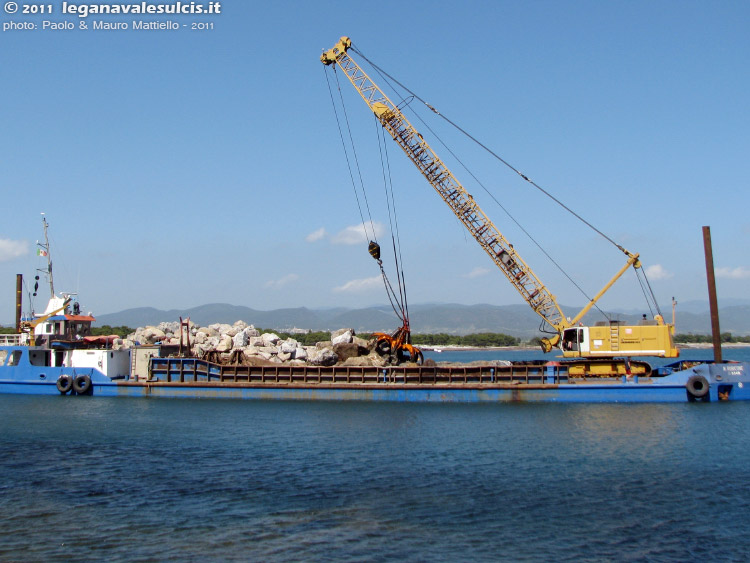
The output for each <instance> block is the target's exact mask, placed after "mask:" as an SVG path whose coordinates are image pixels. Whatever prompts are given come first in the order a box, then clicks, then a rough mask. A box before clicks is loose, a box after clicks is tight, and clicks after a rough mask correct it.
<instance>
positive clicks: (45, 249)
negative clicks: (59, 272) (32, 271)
mask: <svg viewBox="0 0 750 563" xmlns="http://www.w3.org/2000/svg"><path fill="white" fill-rule="evenodd" d="M42 224H43V225H44V244H42V243H41V242H39V241H37V243H36V244H37V246H39V248H38V249H37V251H36V252H37V254H38V255H39V256H46V257H47V271H46V272H44V270H40V269H37V271H38V272H44V273H45V274H46V276H47V280H48V281H49V293H50V299H54V298H55V282H54V280H53V278H52V256H50V253H49V237H48V236H47V228H48V227H49V224H48V223H47V218H46V217H45V216H44V213H42Z"/></svg>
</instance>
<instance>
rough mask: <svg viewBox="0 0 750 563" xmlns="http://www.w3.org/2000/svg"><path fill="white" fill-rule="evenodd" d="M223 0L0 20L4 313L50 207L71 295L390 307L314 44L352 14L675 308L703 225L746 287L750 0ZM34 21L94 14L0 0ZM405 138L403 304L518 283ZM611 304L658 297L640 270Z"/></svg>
mask: <svg viewBox="0 0 750 563" xmlns="http://www.w3.org/2000/svg"><path fill="white" fill-rule="evenodd" d="M61 4H62V2H59V1H57V0H53V6H54V7H55V8H56V9H57V10H58V12H59V7H60V5H61ZM221 4H222V13H221V14H220V15H214V16H211V17H190V16H182V17H179V18H174V17H173V18H171V19H172V20H177V21H179V22H180V23H189V22H192V21H205V22H212V23H213V24H214V29H212V30H208V31H196V32H192V31H189V30H180V31H177V32H168V31H159V32H154V31H150V32H149V31H134V30H128V31H118V32H107V31H92V30H90V29H89V30H79V29H75V30H72V31H49V30H47V31H43V30H36V31H5V32H3V33H2V34H0V68H2V74H3V88H2V90H1V91H0V101H1V102H2V107H3V110H4V111H3V118H2V126H1V129H0V131H2V133H1V134H0V167H1V172H0V193H2V198H3V220H2V223H1V224H0V296H2V295H4V296H5V298H3V299H0V322H2V323H6V324H8V323H11V322H12V319H13V299H14V293H15V274H17V273H22V274H24V275H25V276H26V278H27V280H29V281H31V278H32V277H33V275H34V273H35V269H36V268H37V267H42V266H43V263H42V259H40V258H37V257H36V255H35V245H36V240H37V239H40V238H41V237H42V230H41V215H40V213H41V212H44V213H46V217H47V219H48V221H49V223H50V236H51V240H52V251H53V257H54V264H55V284H56V289H58V290H59V291H73V292H78V293H79V296H80V300H81V303H82V305H83V307H84V308H85V309H86V310H91V311H93V312H94V314H97V313H98V314H104V313H112V312H116V311H120V310H123V309H126V308H131V307H140V306H152V307H157V308H161V309H170V308H189V307H193V306H197V305H201V304H205V303H213V302H226V303H232V304H236V305H246V306H249V307H253V308H256V309H263V310H266V309H273V308H280V307H300V306H307V307H330V306H345V307H359V306H368V305H373V304H382V303H385V302H386V297H385V293H384V290H383V287H382V284H380V282H379V281H377V279H375V280H373V279H374V278H376V277H377V276H378V275H379V270H378V268H377V265H376V264H375V263H374V261H373V260H372V259H371V258H370V257H369V255H368V254H367V250H366V243H364V242H359V243H358V244H349V243H350V242H352V240H351V238H352V237H351V236H348V235H351V233H352V231H353V230H354V231H355V233H356V228H355V227H356V226H357V224H358V223H359V222H360V219H359V211H358V210H357V205H356V201H355V198H354V195H353V190H352V186H351V183H350V180H349V173H348V170H347V167H346V163H345V161H344V157H343V151H342V148H341V144H340V141H339V136H338V130H337V126H336V122H335V119H334V115H333V109H332V107H331V101H330V97H329V93H328V88H327V85H326V79H325V70H324V68H323V65H322V64H321V63H320V62H319V60H318V58H319V56H320V53H321V52H322V50H324V49H328V48H330V47H331V46H333V44H334V43H336V41H337V40H338V38H339V37H340V36H342V35H348V36H350V37H351V38H352V40H353V41H354V43H355V45H356V46H357V47H358V48H359V49H360V50H361V51H362V52H363V53H365V54H366V55H367V57H368V58H370V59H372V60H373V61H375V62H377V63H378V65H379V66H381V67H382V68H384V69H386V70H387V71H388V72H389V73H390V74H391V75H393V76H395V77H397V78H398V79H399V80H401V81H402V82H403V83H405V84H406V85H408V86H409V87H410V88H411V89H412V90H414V91H415V92H416V93H418V94H419V95H420V96H421V97H422V98H425V99H426V100H428V101H429V102H430V103H431V104H432V105H433V106H435V107H436V108H438V109H439V110H440V111H441V112H442V113H444V114H445V115H447V116H449V117H450V118H451V119H452V120H454V121H456V122H458V123H459V124H460V125H461V126H462V127H463V128H464V129H466V130H467V131H469V132H471V133H472V134H473V135H474V136H476V137H477V138H479V139H480V140H481V141H482V142H483V143H485V144H486V145H488V146H490V147H491V148H492V149H493V150H494V151H495V152H496V153H498V154H499V155H501V156H502V157H503V158H504V159H506V160H507V161H509V162H510V163H512V164H513V165H514V166H515V167H517V168H519V169H520V170H522V171H523V172H524V173H525V174H527V175H528V176H530V177H531V178H532V179H533V180H535V181H536V182H537V183H538V184H540V185H542V186H544V187H545V189H547V190H549V191H550V192H552V193H553V194H555V196H557V197H559V198H560V199H561V200H563V201H564V202H565V203H566V204H567V205H569V206H570V207H572V208H573V209H575V211H576V212H578V213H579V214H581V215H582V216H584V217H585V218H586V219H587V220H589V221H590V222H591V223H593V224H595V225H596V226H597V227H598V228H600V229H601V230H602V231H604V232H605V233H606V234H607V235H609V236H610V237H612V238H613V239H615V240H616V241H617V242H618V243H620V244H622V245H623V246H625V247H626V248H628V249H629V250H631V251H633V252H639V253H640V254H641V256H642V259H643V263H644V266H645V267H647V268H649V270H648V272H649V273H650V276H649V279H650V281H651V284H652V287H653V288H654V291H655V292H656V294H657V297H658V298H659V301H660V304H661V307H662V309H663V310H665V312H667V310H668V309H669V308H670V305H669V303H670V299H671V297H672V296H674V297H675V298H676V299H677V300H678V302H679V301H689V300H694V299H705V298H706V297H705V296H706V283H705V263H704V258H703V243H702V233H701V227H702V226H703V225H710V226H711V230H712V237H713V243H714V257H715V265H716V268H717V275H718V287H719V292H720V300H721V299H729V298H745V297H747V295H748V293H747V288H748V287H749V286H750V258H749V257H748V251H747V248H748V246H749V243H750V215H749V214H748V208H749V207H750V206H749V205H748V204H750V195H748V189H747V182H748V180H747V178H748V156H747V155H748V154H750V141H749V139H750V136H749V134H748V131H750V116H749V115H748V104H747V93H748V91H750V78H749V76H750V75H749V73H748V72H747V69H748V68H750V60H749V59H750V34H748V33H747V29H748V24H750V4H748V3H746V2H695V1H680V2H658V1H650V2H640V1H629V2H618V1H614V2H583V1H571V2H545V1H528V2H505V1H494V2H490V1H481V2H480V1H468V2H464V3H462V4H461V7H459V4H457V3H456V2H447V1H442V0H435V1H430V2H425V1H414V2H391V1H385V2H379V3H364V2H351V3H327V4H326V3H323V4H321V3H313V2H290V1H278V2H249V1H248V2H244V1H243V2H240V1H239V0H227V1H224V2H222V3H221ZM43 19H50V20H53V21H71V22H75V25H76V26H77V25H78V23H79V21H80V20H79V18H77V17H75V16H62V15H60V14H59V13H57V14H54V15H53V16H49V17H41V16H36V17H35V18H32V17H30V16H19V15H16V16H14V17H11V16H9V15H7V14H2V15H0V23H2V22H8V21H11V20H13V21H32V22H37V23H38V22H40V21H41V20H43ZM87 19H88V21H89V23H90V22H92V21H93V20H99V19H101V20H104V21H128V22H131V21H132V20H133V19H134V18H133V17H114V16H110V17H106V18H100V17H94V16H90V17H89V18H87ZM144 19H145V18H144ZM151 19H157V20H159V21H165V20H169V19H170V18H168V17H162V18H151ZM355 57H356V55H355ZM360 62H363V63H364V61H361V60H360ZM345 88H348V90H346V89H345V90H344V96H345V100H346V104H347V111H348V113H349V115H350V117H351V120H352V123H353V128H355V130H356V131H359V130H360V129H361V131H362V133H363V134H362V137H363V140H362V148H361V149H359V147H358V150H360V159H361V160H362V167H363V174H364V175H365V181H366V186H367V189H368V195H369V194H372V195H369V197H370V200H371V203H372V215H373V219H374V220H375V221H377V222H378V223H380V224H382V225H384V226H385V225H387V224H388V216H387V212H386V208H385V206H384V205H383V201H382V200H383V197H382V196H381V194H382V184H381V183H378V182H379V175H381V171H380V168H379V161H378V157H377V155H376V151H377V148H376V147H375V145H372V146H373V147H374V148H370V149H368V148H366V147H367V146H368V143H373V138H374V134H373V133H372V129H371V128H372V119H371V116H370V114H369V110H367V108H366V106H365V105H364V104H363V103H362V102H361V100H359V99H358V98H357V97H356V93H355V92H354V90H353V88H351V87H350V86H346V85H345ZM415 126H417V128H418V129H419V128H420V127H419V124H418V123H415ZM451 136H452V137H451ZM445 138H446V139H448V138H450V140H451V142H455V145H453V146H455V147H456V150H457V152H458V153H460V155H461V156H462V158H464V157H465V158H466V159H468V160H469V161H471V162H472V164H471V166H472V169H473V170H476V171H478V172H479V173H481V177H482V180H483V181H484V182H485V183H486V185H487V186H488V189H490V191H492V193H493V194H495V197H497V198H498V199H499V200H500V201H502V203H503V205H504V206H505V207H506V208H507V209H508V210H509V211H510V212H511V214H512V215H513V217H514V218H515V219H516V220H517V221H518V222H519V223H521V224H522V225H523V227H524V228H525V229H527V230H528V231H530V232H531V233H532V234H533V236H534V237H535V238H536V239H537V240H538V241H539V242H540V244H542V245H543V246H544V247H545V249H546V250H547V251H548V252H549V253H550V254H552V255H553V256H554V258H555V259H556V260H557V261H558V262H559V263H560V264H561V265H562V266H563V267H564V268H565V269H566V271H567V272H568V273H570V274H571V276H572V277H574V278H575V279H576V281H577V282H579V284H580V285H582V286H583V287H584V289H585V290H586V291H587V292H588V293H589V294H593V293H595V292H596V291H597V290H598V289H599V288H600V287H601V286H603V285H604V283H605V282H606V281H607V280H608V279H609V277H611V276H612V275H613V274H614V272H615V271H616V270H617V269H618V268H619V267H620V265H622V264H623V263H624V257H623V256H622V255H621V254H620V253H619V252H618V251H617V250H616V249H614V247H612V246H611V245H610V244H609V243H607V242H606V241H603V240H602V239H601V238H600V237H598V236H597V235H596V234H595V233H593V232H592V231H590V230H588V229H586V228H582V227H581V226H580V224H579V223H578V222H577V221H575V220H574V219H571V218H570V216H569V215H567V214H565V213H564V212H562V211H561V210H560V209H559V208H557V207H556V206H554V205H552V204H550V202H549V201H548V200H545V199H544V198H543V197H540V196H539V194H538V193H537V192H535V191H534V190H533V189H530V188H529V187H528V185H527V184H526V183H524V182H522V181H520V180H519V179H518V177H517V176H515V175H514V174H512V173H509V172H508V170H507V169H506V168H504V167H502V166H497V165H496V164H492V163H491V162H490V159H487V158H486V157H484V156H482V155H481V152H480V151H478V150H477V149H476V147H472V146H471V145H470V144H468V143H466V142H465V141H462V140H461V139H460V137H458V136H457V135H455V133H450V132H449V131H448V130H445ZM454 139H455V140H454ZM358 142H359V141H358ZM391 144H392V147H390V148H389V151H390V152H389V157H390V161H391V165H392V176H393V180H394V190H395V191H396V197H397V206H398V208H397V209H398V220H399V227H400V240H401V245H402V255H403V257H404V271H405V275H406V278H407V282H408V290H409V296H410V302H411V303H425V302H455V303H466V304H476V303H490V304H497V305H503V304H511V303H522V301H521V300H520V298H519V297H518V296H517V295H516V294H515V292H514V290H513V289H512V288H511V287H510V285H509V284H508V283H507V282H506V281H505V278H504V277H502V275H501V274H500V273H499V272H498V271H495V270H493V268H494V266H492V264H491V262H490V261H489V260H488V258H487V257H486V256H485V255H484V254H483V253H482V251H481V250H480V249H479V248H478V246H477V245H476V243H475V242H474V241H473V240H472V239H470V237H469V236H468V235H467V234H465V233H464V232H463V230H462V227H461V226H460V225H459V224H458V222H457V221H456V220H455V219H454V218H453V216H452V214H451V212H450V211H449V209H448V208H447V207H446V206H445V204H444V203H442V201H440V200H439V198H438V197H437V195H436V194H435V193H434V192H433V191H432V188H430V187H429V185H428V184H427V183H426V182H425V181H424V180H423V179H422V178H421V177H420V176H419V175H418V173H417V172H416V170H415V169H413V167H412V165H411V164H409V162H408V161H407V160H406V158H405V156H404V155H403V154H401V153H400V152H398V149H397V147H396V146H395V144H393V143H391ZM434 148H435V151H436V152H437V153H438V154H439V155H441V156H446V155H445V154H444V151H443V150H442V147H441V146H440V145H435V146H434ZM446 160H447V159H446ZM449 166H451V168H452V169H453V171H454V172H455V173H456V176H458V177H459V179H461V180H462V181H463V180H468V179H469V178H468V177H467V175H466V174H465V173H464V172H463V170H460V169H457V168H455V167H454V166H452V165H450V164H449ZM466 183H467V184H468V181H467V182H466ZM467 188H469V190H470V191H471V192H472V193H474V194H475V196H476V197H477V200H478V201H479V203H480V205H482V207H483V209H484V210H485V212H486V213H487V215H489V216H490V217H491V218H492V219H493V220H494V222H495V223H496V225H497V226H498V227H499V229H500V230H501V232H503V233H504V234H505V235H506V237H507V238H508V239H509V240H510V241H511V242H513V243H514V245H515V247H516V249H517V250H519V252H520V253H521V255H522V256H523V257H524V258H525V260H526V262H528V263H529V264H530V265H531V267H532V268H533V269H534V271H535V272H536V273H537V274H538V276H539V277H540V278H541V279H542V281H543V282H544V283H546V284H547V286H549V288H550V289H551V291H552V292H553V293H554V294H555V295H556V296H557V297H558V300H559V301H560V302H561V303H563V304H565V305H583V303H584V301H585V300H584V298H583V297H582V296H581V294H580V293H578V291H577V290H575V289H574V288H573V287H572V286H571V285H570V284H569V283H568V282H567V281H566V280H565V279H564V276H563V275H562V274H561V273H560V272H559V271H558V270H557V269H556V268H554V267H553V266H551V265H550V264H549V263H548V262H547V261H546V259H545V258H544V257H543V256H542V255H541V254H540V253H539V251H538V250H537V249H536V247H535V246H534V245H533V243H531V242H530V241H529V240H528V239H527V238H526V236H525V235H524V234H523V233H522V232H521V231H520V230H519V229H518V228H517V227H516V226H515V225H514V224H513V223H512V222H511V221H510V220H509V219H508V218H507V216H506V215H505V214H504V212H503V211H502V210H501V209H499V208H498V207H497V206H496V205H495V204H494V203H493V202H491V201H490V200H488V199H487V198H486V197H484V198H482V193H480V191H475V189H474V188H471V187H470V186H468V185H467ZM384 228H385V227H384ZM355 238H356V237H355ZM383 240H386V241H387V240H389V239H388V235H387V233H385V234H384V235H383V239H382V240H381V243H382V242H383ZM384 246H385V245H384ZM384 254H385V262H386V267H387V268H389V272H390V273H391V274H392V275H394V274H393V270H392V263H391V261H390V255H389V254H388V253H384ZM42 295H43V294H42ZM38 299H39V298H38ZM43 305H44V303H43V301H42V302H39V303H37V309H39V308H43ZM602 305H603V306H604V308H626V309H639V310H640V309H641V308H642V307H644V306H645V304H644V301H643V297H642V295H641V291H640V288H639V286H638V285H637V283H636V280H635V277H634V276H633V275H632V274H628V275H626V276H625V277H624V278H623V279H622V280H621V281H620V282H619V283H618V284H617V285H616V287H615V288H614V289H613V290H612V291H611V292H610V293H609V294H608V295H607V296H606V297H605V299H604V301H602Z"/></svg>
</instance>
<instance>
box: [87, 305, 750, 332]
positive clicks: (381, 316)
mask: <svg viewBox="0 0 750 563" xmlns="http://www.w3.org/2000/svg"><path fill="white" fill-rule="evenodd" d="M699 305H700V304H699V303H698V302H695V303H690V304H685V306H683V305H680V306H679V307H678V312H677V332H681V333H693V334H709V333H710V332H711V320H710V315H709V313H708V305H707V304H704V309H703V310H701V309H699ZM579 310H580V309H576V308H573V307H563V312H565V314H566V315H570V316H573V315H575V314H576V313H577V312H578V311H579ZM663 312H664V314H665V317H666V320H668V321H669V320H671V310H670V311H663ZM719 316H720V324H721V332H731V333H732V334H734V335H746V334H750V301H748V302H747V303H740V304H736V305H729V306H725V307H723V308H722V309H721V310H720V312H719ZM179 317H182V318H183V319H184V318H187V317H190V319H191V320H192V321H193V322H196V323H198V324H199V325H201V326H205V325H209V324H213V323H228V324H232V323H234V322H235V321H238V320H243V321H245V322H246V323H248V324H252V325H255V326H256V327H258V328H264V329H273V330H278V331H281V330H289V329H291V328H301V329H310V330H323V331H327V330H337V329H339V328H353V329H354V330H356V331H357V332H372V331H383V332H387V331H392V330H394V329H395V328H397V327H398V326H399V324H400V323H399V321H398V319H397V317H396V315H395V313H394V312H393V311H392V310H391V309H390V308H388V307H385V306H383V307H368V308H364V309H346V308H332V309H308V308H306V307H299V308H293V309H275V310H272V311H258V310H256V309H251V308H249V307H243V306H239V305H229V304H226V303H214V304H210V305H201V306H200V307H194V308H192V309H172V310H169V311H162V310H159V309H154V308H153V307H141V308H137V309H127V310H125V311H120V312H119V313H110V314H106V315H99V316H97V318H96V325H97V326H103V325H110V326H123V325H124V326H129V327H132V328H137V327H139V326H147V325H157V324H159V323H160V322H164V321H176V320H178V319H179ZM410 317H411V319H410V320H411V329H412V332H415V333H448V334H458V335H464V334H471V333H477V332H501V333H504V334H509V335H511V336H516V337H519V338H524V339H527V338H532V337H534V336H537V335H538V334H539V331H538V327H539V324H540V320H541V319H540V318H539V317H538V316H537V315H536V314H535V313H534V312H533V311H532V310H531V309H530V308H529V307H528V306H527V305H523V304H519V305H502V306H498V305H458V304H424V305H414V306H412V307H410ZM613 317H614V318H616V319H620V320H623V321H626V322H632V323H637V322H638V320H639V319H640V318H641V314H640V313H635V312H624V311H623V312H617V313H614V314H613ZM597 320H602V317H601V314H600V313H598V312H597V313H589V315H587V317H586V318H585V322H588V323H593V322H595V321H597Z"/></svg>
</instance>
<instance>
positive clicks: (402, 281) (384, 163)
mask: <svg viewBox="0 0 750 563" xmlns="http://www.w3.org/2000/svg"><path fill="white" fill-rule="evenodd" d="M374 124H375V133H376V135H377V137H378V148H379V149H380V165H381V168H382V171H383V189H384V191H385V200H386V206H387V209H388V221H389V223H390V228H391V244H392V245H393V257H394V260H395V262H396V278H397V281H398V290H399V296H400V301H399V303H400V310H401V315H400V317H401V321H402V322H404V323H408V322H409V306H408V303H407V300H406V278H405V276H404V270H403V263H404V261H403V259H402V257H401V237H400V235H399V228H398V216H397V215H396V200H395V198H394V195H393V177H392V175H391V162H390V159H389V158H388V144H387V143H386V139H385V131H384V130H383V128H382V127H380V122H379V121H378V120H377V119H374ZM381 270H382V266H381ZM383 276H385V272H384V273H383ZM391 291H393V288H391ZM394 296H395V295H394Z"/></svg>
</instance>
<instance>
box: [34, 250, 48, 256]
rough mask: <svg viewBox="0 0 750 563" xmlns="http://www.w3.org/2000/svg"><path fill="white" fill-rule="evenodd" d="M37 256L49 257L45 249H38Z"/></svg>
mask: <svg viewBox="0 0 750 563" xmlns="http://www.w3.org/2000/svg"><path fill="white" fill-rule="evenodd" d="M36 255H37V256H47V251H46V250H44V249H43V248H37V249H36Z"/></svg>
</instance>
